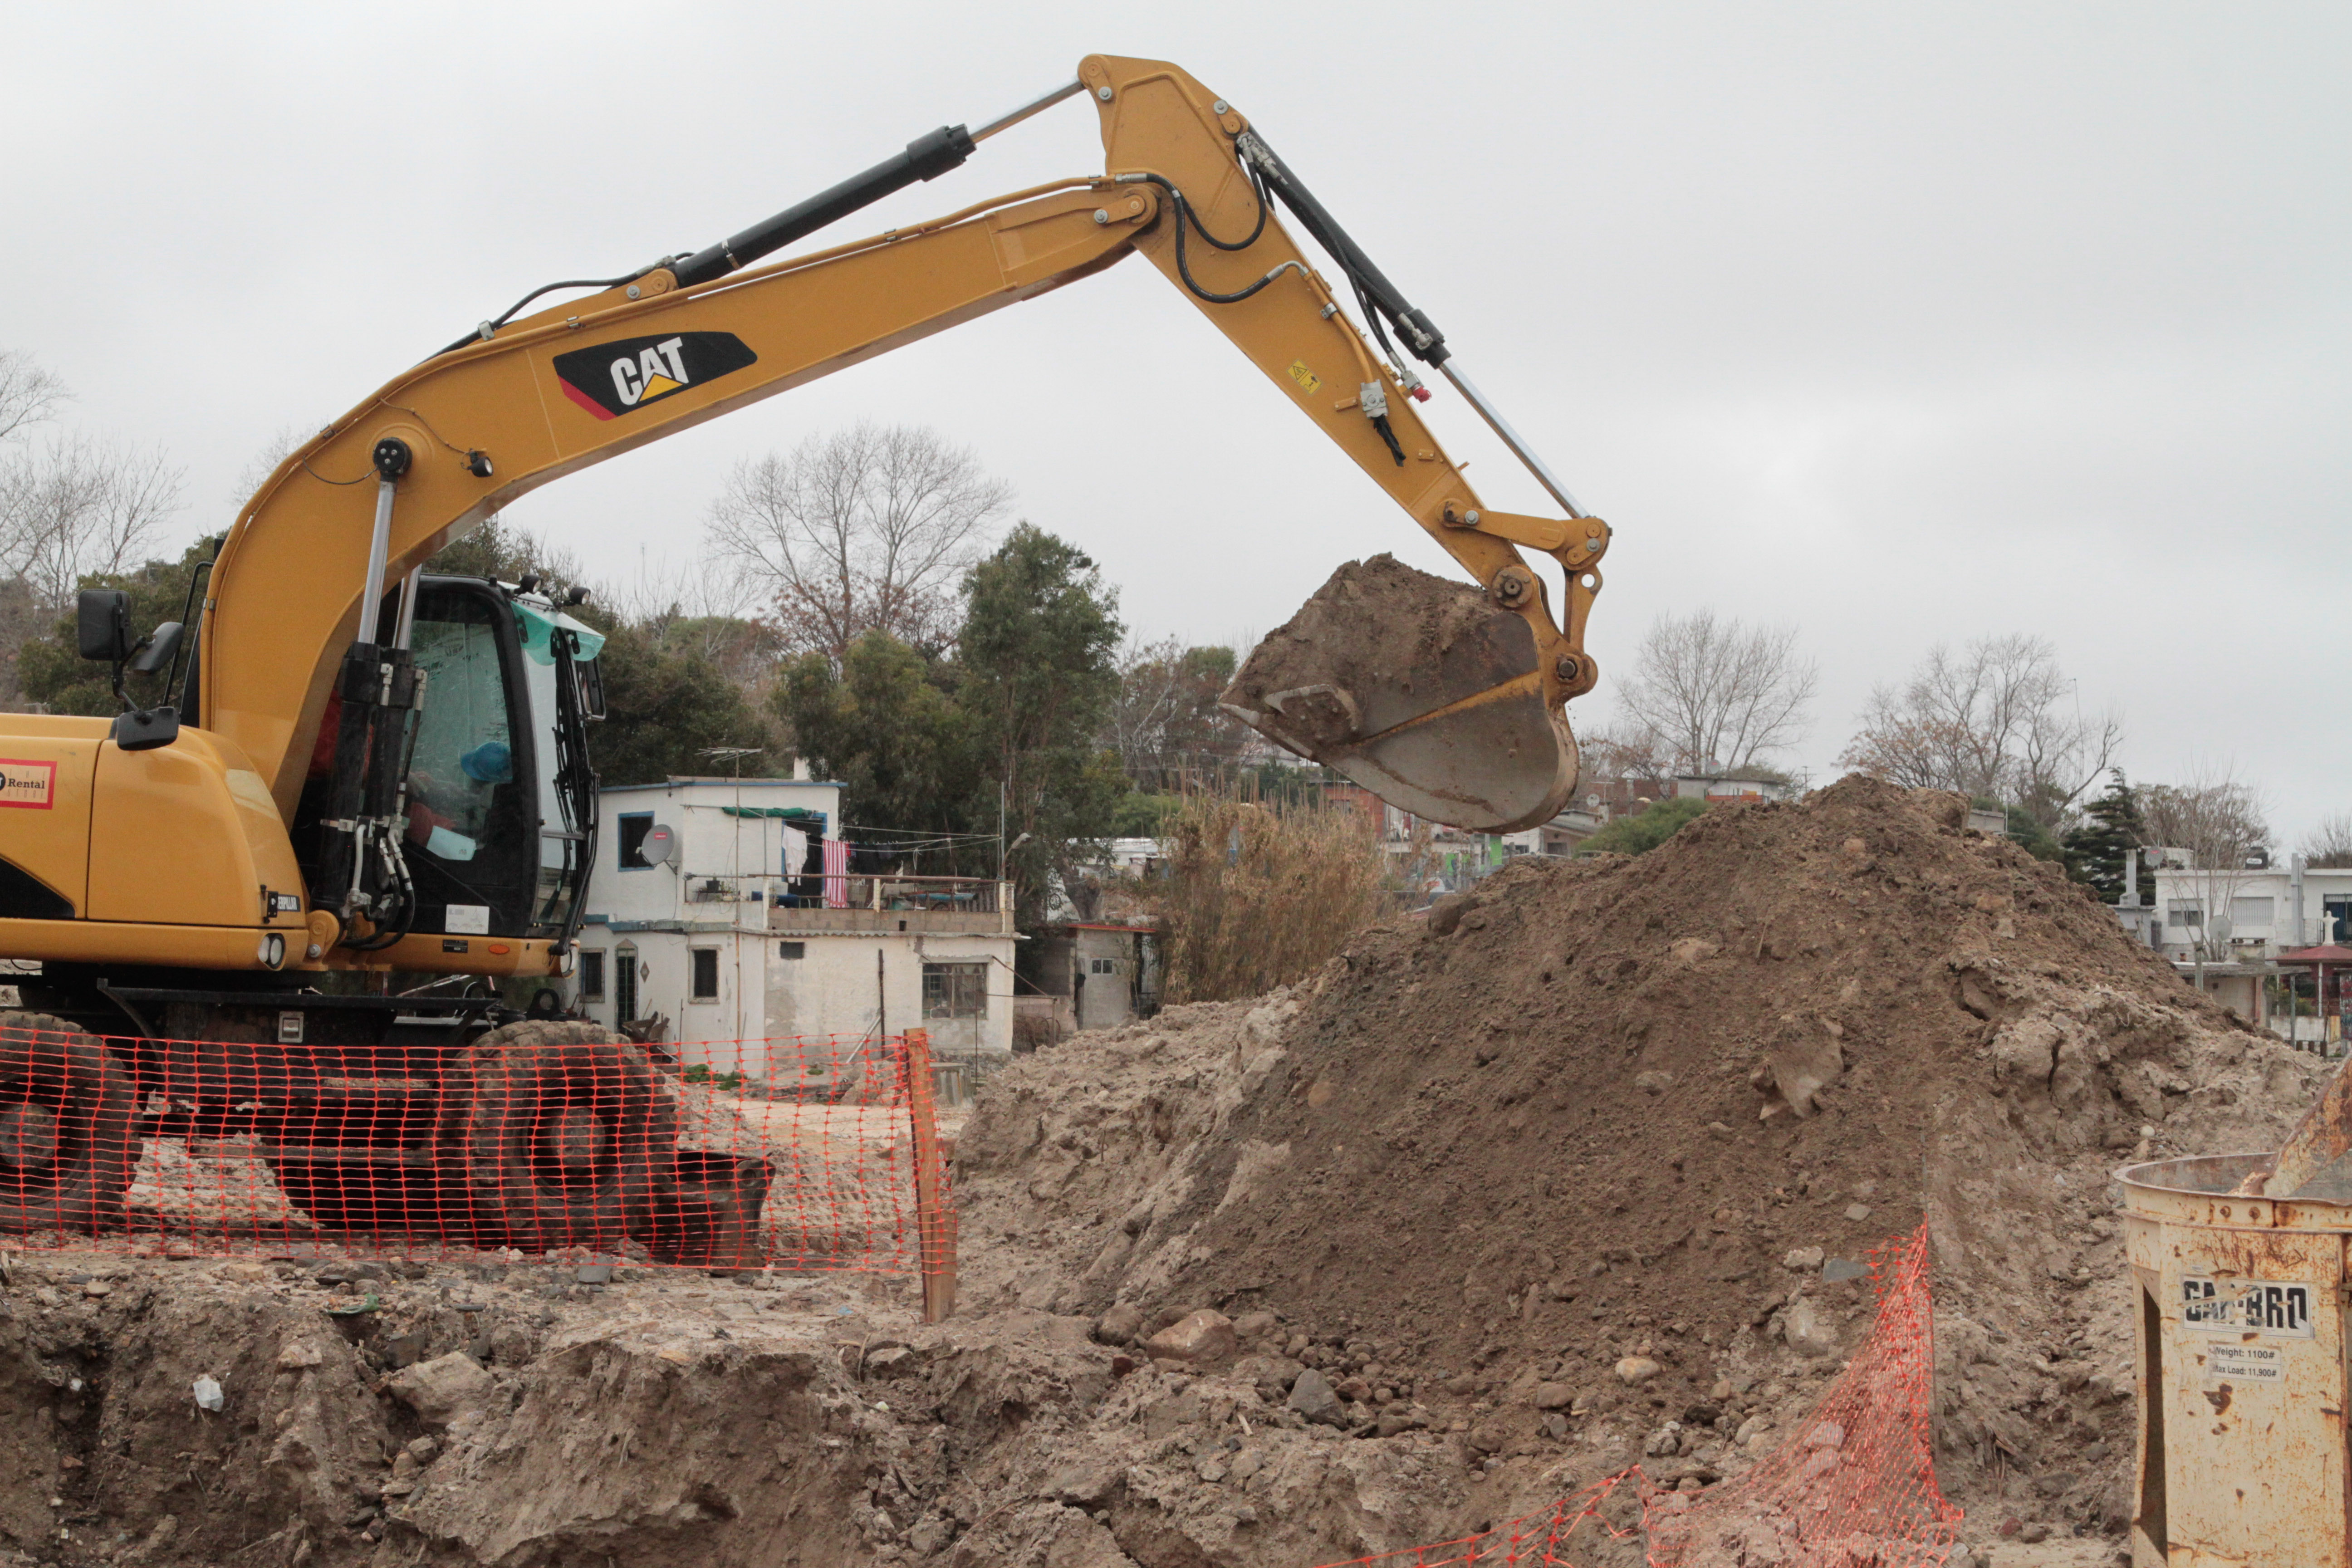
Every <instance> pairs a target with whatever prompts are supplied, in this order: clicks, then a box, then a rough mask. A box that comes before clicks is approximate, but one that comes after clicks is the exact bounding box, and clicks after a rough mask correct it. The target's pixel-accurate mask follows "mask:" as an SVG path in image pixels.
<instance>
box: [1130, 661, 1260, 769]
mask: <svg viewBox="0 0 2352 1568" xmlns="http://www.w3.org/2000/svg"><path fill="white" fill-rule="evenodd" d="M1233 679H1234V650H1233V649H1231V648H1229V647H1215V646H1208V647H1187V646H1185V644H1184V643H1183V642H1182V641H1181V639H1180V638H1176V637H1168V638H1165V639H1163V640H1161V641H1160V642H1156V643H1150V644H1146V645H1144V646H1142V647H1133V648H1129V650H1128V651H1127V652H1126V653H1125V654H1123V655H1122V656H1121V657H1120V658H1119V660H1118V693H1117V695H1116V696H1115V697H1114V698H1113V700H1112V701H1111V704H1110V707H1109V710H1108V716H1107V718H1106V720H1105V722H1104V725H1103V736H1102V742H1103V744H1104V745H1105V746H1107V747H1108V748H1109V749H1111V750H1112V751H1115V752H1118V759H1119V764H1120V766H1122V767H1124V768H1125V769H1126V770H1127V776H1128V777H1129V779H1130V780H1132V781H1133V782H1134V784H1135V787H1136V788H1137V789H1139V790H1170V789H1180V788H1182V787H1184V785H1185V784H1188V783H1192V782H1195V781H1200V780H1202V779H1208V780H1217V781H1223V780H1226V779H1229V778H1230V777H1231V776H1232V774H1233V773H1234V770H1235V768H1236V766H1237V765H1238V760H1239V757H1240V754H1241V750H1242V746H1243V743H1244V741H1245V740H1246V738H1247V736H1248V733H1249V731H1247V730H1245V729H1244V727H1243V726H1242V724H1241V723H1240V721H1237V720H1235V719H1234V718H1233V717H1232V716H1231V715H1229V714H1227V713H1226V712H1225V711H1224V710H1223V709H1222V708H1221V707H1219V706H1218V699H1219V698H1221V697H1223V695H1224V690H1225V688H1226V687H1227V686H1228V685H1230V684H1232V682H1233Z"/></svg>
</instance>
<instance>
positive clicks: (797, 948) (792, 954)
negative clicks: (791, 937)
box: [776, 942, 808, 958]
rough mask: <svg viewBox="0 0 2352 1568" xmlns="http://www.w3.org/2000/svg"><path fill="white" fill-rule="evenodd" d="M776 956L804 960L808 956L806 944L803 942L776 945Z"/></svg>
mask: <svg viewBox="0 0 2352 1568" xmlns="http://www.w3.org/2000/svg"><path fill="white" fill-rule="evenodd" d="M776 956H777V957H778V958H806V957H807V956H808V943H806V942H778V943H776Z"/></svg>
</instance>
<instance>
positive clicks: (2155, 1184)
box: [2115, 1150, 2352, 1231]
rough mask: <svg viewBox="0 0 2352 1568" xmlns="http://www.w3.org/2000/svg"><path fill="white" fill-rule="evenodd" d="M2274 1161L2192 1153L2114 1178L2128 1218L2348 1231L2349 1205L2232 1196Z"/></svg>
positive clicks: (2351, 1221)
mask: <svg viewBox="0 0 2352 1568" xmlns="http://www.w3.org/2000/svg"><path fill="white" fill-rule="evenodd" d="M2275 1158H2277V1155H2276V1153H2275V1152H2273V1151H2270V1150H2264V1151H2262V1152H2257V1153H2251V1154H2190V1155H2186V1156H2183V1157H2182V1158H2179V1159H2174V1160H2148V1161H2145V1162H2143V1163H2139V1164H2137V1165H2126V1166H2124V1167H2123V1168H2121V1169H2120V1170H2118V1171H2116V1173H2115V1179H2116V1182H2117V1183H2118V1184H2121V1185H2122V1187H2123V1189H2124V1207H2125V1210H2126V1212H2127V1213H2131V1214H2136V1215H2143V1216H2145V1217H2147V1218H2149V1219H2155V1220H2166V1221H2170V1222H2172V1223H2174V1224H2183V1223H2185V1224H2189V1225H2199V1226H2224V1227H2239V1226H2254V1227H2260V1228H2262V1229H2266V1230H2311V1231H2331V1230H2342V1231H2352V1202H2347V1203H2331V1202H2329V1201H2327V1200H2326V1199H2321V1198H2301V1197H2297V1198H2271V1197H2243V1196H2240V1195H2238V1194H2234V1193H2232V1192H2231V1188H2233V1187H2235V1186H2236V1185H2237V1184H2239V1183H2240V1182H2242V1181H2243V1180H2244V1179H2245V1178H2246V1177H2248V1176H2250V1175H2252V1174H2253V1173H2255V1172H2257V1171H2262V1170H2267V1169H2268V1168H2269V1166H2270V1163H2271V1162H2272V1161H2273V1160H2274V1159H2275Z"/></svg>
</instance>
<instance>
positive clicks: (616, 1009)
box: [613, 942, 642, 1026]
mask: <svg viewBox="0 0 2352 1568" xmlns="http://www.w3.org/2000/svg"><path fill="white" fill-rule="evenodd" d="M641 978H642V976H641V975H640V974H639V973H638V971H637V946H636V943H635V942H623V943H622V944H621V945H620V946H618V947H616V948H614V950H613V1022H614V1025H615V1026H619V1025H622V1024H634V1023H635V1022H636V1021H637V982H638V980H639V979H641Z"/></svg>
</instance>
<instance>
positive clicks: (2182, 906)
mask: <svg viewBox="0 0 2352 1568" xmlns="http://www.w3.org/2000/svg"><path fill="white" fill-rule="evenodd" d="M2149 853H2150V854H2152V855H2159V856H2161V857H2162V858H2163V863H2161V864H2159V865H2158V866H2157V867H2156V868H2155V869H2154V872H2153V875H2154V878H2155V880H2156V903H2155V906H2154V909H2153V911H2152V912H2153V914H2154V917H2155V918H2154V919H2153V920H2152V921H2150V922H2149V925H2150V928H2151V939H2152V941H2153V942H2154V944H2155V945H2156V946H2157V947H2158V949H2159V950H2160V951H2161V952H2163V953H2164V955H2165V956H2166V957H2167V958H2169V959H2171V960H2173V961H2174V962H2175V963H2186V962H2189V961H2190V960H2192V959H2194V958H2195V957H2196V956H2197V951H2198V949H2199V948H2200V947H2201V948H2202V949H2203V950H2204V953H2205V957H2206V959H2207V961H2208V962H2214V961H2219V960H2227V959H2238V960H2241V961H2244V960H2260V959H2268V958H2276V957H2277V956H2278V955H2279V954H2280V953H2281V952H2284V951H2286V950H2287V949H2289V948H2297V947H2311V946H2316V945H2319V944H2322V943H2326V942H2345V941H2347V939H2352V869H2322V868H2316V867H2296V866H2294V865H2292V864H2290V865H2286V866H2275V865H2273V866H2266V867H2260V868H2232V869H2228V870H2207V869H2200V868H2196V867H2192V866H2190V865H2189V864H2188V863H2187V862H2188V860H2189V857H2188V856H2187V855H2186V854H2184V853H2182V852H2180V851H2178V850H2152V851H2149Z"/></svg>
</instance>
